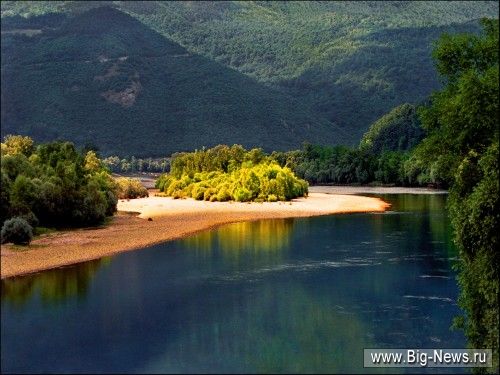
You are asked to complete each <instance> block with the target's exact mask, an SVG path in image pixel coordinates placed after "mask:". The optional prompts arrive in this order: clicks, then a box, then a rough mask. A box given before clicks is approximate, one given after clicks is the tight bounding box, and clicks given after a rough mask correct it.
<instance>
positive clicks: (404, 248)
mask: <svg viewBox="0 0 500 375" xmlns="http://www.w3.org/2000/svg"><path fill="white" fill-rule="evenodd" d="M383 199H385V200H387V201H389V202H391V203H392V204H393V206H392V210H393V211H391V212H386V213H382V214H350V215H336V216H325V217H317V218H310V219H289V220H268V221H258V222H252V223H238V224H232V225H228V226H225V227H221V228H220V229H218V230H213V231H210V232H204V233H201V234H198V235H196V236H193V237H190V238H187V239H184V240H179V241H173V242H169V243H165V244H162V245H158V246H153V247H151V248H148V249H145V250H141V251H136V252H130V253H124V254H120V255H118V256H115V257H112V258H108V259H104V260H100V261H94V262H88V263H84V264H81V265H78V266H74V267H69V268H65V269H60V270H54V271H48V272H42V273H40V274H37V275H34V276H28V277H22V278H14V279H8V280H5V281H2V315H1V328H2V331H1V340H2V341H1V370H2V372H4V373H5V372H153V373H155V372H156V373H158V372H233V371H234V372H359V371H361V372H369V369H364V368H363V360H362V358H363V348H463V347H465V346H466V343H465V339H464V337H463V335H462V334H461V333H460V332H457V331H451V330H450V326H451V324H452V319H453V317H454V316H455V315H457V314H458V313H459V308H458V307H457V305H456V299H457V294H458V288H457V285H456V281H455V274H454V271H452V269H451V267H452V264H453V262H455V261H456V252H455V249H454V248H453V247H452V245H451V233H450V227H449V222H448V220H447V218H446V213H445V210H444V203H445V197H444V196H438V195H418V196H415V195H413V196H412V195H392V196H391V195H388V196H383ZM386 370H387V369H386ZM436 370H437V371H443V369H433V371H432V372H435V371H436ZM456 370H460V369H454V370H453V372H456ZM398 371H404V369H399V370H398ZM385 372H388V371H385Z"/></svg>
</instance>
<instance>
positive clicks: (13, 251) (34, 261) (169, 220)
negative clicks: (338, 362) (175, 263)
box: [1, 192, 389, 279]
mask: <svg viewBox="0 0 500 375" xmlns="http://www.w3.org/2000/svg"><path fill="white" fill-rule="evenodd" d="M388 206H389V205H388V204H387V203H385V202H384V201H382V200H381V199H378V198H370V197H361V196H353V195H331V194H323V193H315V192H313V193H311V194H310V196H309V197H308V198H299V199H294V200H293V201H292V202H275V203H237V202H204V201H201V202H200V201H195V200H192V199H182V200H179V199H177V200H174V199H172V198H164V197H155V196H153V195H152V194H151V195H150V196H149V197H148V198H142V199H133V200H129V201H125V200H122V201H120V202H119V203H118V210H119V211H120V212H119V213H118V214H117V215H116V216H115V217H113V219H112V220H111V223H110V224H109V225H106V226H104V227H102V228H92V229H79V230H71V231H61V232H57V233H53V234H48V235H44V236H41V237H40V238H37V239H35V240H34V241H33V242H32V243H31V245H30V246H29V247H27V248H22V247H14V246H12V245H2V246H1V277H2V279H3V278H6V277H10V276H18V275H23V274H28V273H33V272H37V271H42V270H46V269H51V268H57V267H61V266H65V265H70V264H75V263H80V262H84V261H88V260H92V259H98V258H101V257H104V256H109V255H113V254H117V253H119V252H123V251H128V250H134V249H139V248H143V247H146V246H149V245H153V244H157V243H160V242H164V241H168V240H173V239H177V238H181V237H185V236H188V235H190V234H193V233H196V232H199V231H202V230H206V229H210V228H214V227H216V226H219V225H222V224H227V223H232V222H238V221H249V220H258V219H275V218H290V217H308V216H318V215H328V214H335V213H349V212H377V211H384V210H385V209H387V208H388ZM125 211H127V212H137V213H139V215H131V214H127V213H125ZM149 218H151V219H152V221H149V220H147V219H149Z"/></svg>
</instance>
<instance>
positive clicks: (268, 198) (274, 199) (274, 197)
mask: <svg viewBox="0 0 500 375" xmlns="http://www.w3.org/2000/svg"><path fill="white" fill-rule="evenodd" d="M277 200H278V197H277V196H276V195H274V194H269V195H268V196H267V201H268V202H276V201H277Z"/></svg>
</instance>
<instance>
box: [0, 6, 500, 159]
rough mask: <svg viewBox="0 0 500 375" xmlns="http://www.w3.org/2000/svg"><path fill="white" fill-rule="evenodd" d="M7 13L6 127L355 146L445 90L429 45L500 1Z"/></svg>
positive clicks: (173, 144)
mask: <svg viewBox="0 0 500 375" xmlns="http://www.w3.org/2000/svg"><path fill="white" fill-rule="evenodd" d="M103 5H107V6H111V7H113V8H115V9H117V11H114V12H112V10H111V8H104V9H106V10H102V9H103V8H99V7H102V6H103ZM1 6H2V133H8V132H15V133H26V134H29V135H32V136H34V137H35V138H36V139H37V140H48V139H51V138H54V137H65V138H70V139H72V140H74V141H75V142H77V143H79V144H82V143H86V142H92V143H95V144H97V145H98V146H99V147H100V148H101V149H102V150H103V151H105V153H107V154H110V153H118V154H129V155H130V154H135V155H137V156H140V155H145V156H150V155H152V156H154V155H159V154H161V155H164V154H166V153H170V152H173V151H178V150H186V149H193V148H196V147H201V146H204V145H205V146H211V145H214V144H219V143H229V144H232V143H242V144H243V145H245V146H247V147H253V146H263V147H264V148H266V149H286V148H294V147H297V146H298V145H299V144H300V143H302V142H303V141H305V140H307V141H310V142H313V143H321V144H339V143H348V144H356V143H358V142H359V139H360V138H361V135H362V134H363V133H364V132H365V131H366V130H367V129H368V127H369V125H370V124H371V123H373V122H374V121H375V120H376V119H378V118H379V117H380V116H382V115H383V114H385V113H387V112H389V111H390V110H391V109H392V108H394V107H396V106H397V105H400V104H402V103H406V102H408V103H412V104H417V103H418V102H420V101H421V100H423V99H424V98H426V97H427V96H428V94H429V93H430V92H431V91H432V90H434V89H436V88H438V87H439V82H438V80H437V74H436V72H435V68H434V67H433V65H432V61H431V56H430V51H431V48H432V42H433V41H434V40H435V39H437V37H438V36H439V35H440V34H441V33H443V32H462V31H476V30H479V28H478V20H479V18H481V17H485V16H489V17H496V16H497V13H498V3H497V2H421V1H415V2H412V1H408V2H287V3H284V2H120V1H113V2H8V1H5V2H2V3H1ZM96 7H98V9H92V8H96ZM89 9H90V13H88V12H89ZM118 10H120V11H121V12H125V13H127V14H128V15H129V16H130V17H126V16H124V15H123V13H120V12H118ZM106 12H107V13H106ZM108 18H109V19H108ZM136 20H138V21H140V22H137V21H136ZM15 30H25V31H23V32H22V33H24V34H26V35H21V32H20V31H15ZM40 31H41V32H40ZM28 35H30V36H28ZM87 61H88V62H87ZM145 145H147V146H145Z"/></svg>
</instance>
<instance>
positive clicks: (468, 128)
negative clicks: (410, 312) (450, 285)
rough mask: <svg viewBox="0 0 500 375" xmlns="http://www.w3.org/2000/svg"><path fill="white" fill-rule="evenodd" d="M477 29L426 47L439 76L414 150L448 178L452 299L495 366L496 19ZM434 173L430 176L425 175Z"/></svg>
mask: <svg viewBox="0 0 500 375" xmlns="http://www.w3.org/2000/svg"><path fill="white" fill-rule="evenodd" d="M482 24H483V27H484V32H483V34H481V35H469V34H461V35H457V36H450V35H444V36H443V37H441V39H440V40H439V41H438V43H437V44H436V46H435V49H434V53H433V55H434V58H435V59H436V63H437V68H438V71H439V72H440V73H441V75H442V76H443V78H444V79H445V81H446V85H445V87H444V88H443V90H441V91H439V92H437V93H435V94H433V95H432V97H431V104H430V105H429V106H427V107H426V108H424V109H423V110H422V111H421V118H422V125H423V126H424V128H425V129H426V130H427V132H428V137H427V138H426V139H425V140H424V141H423V142H422V144H421V145H419V146H418V147H417V150H416V153H415V155H416V157H417V158H419V159H420V160H422V161H424V163H425V162H427V163H429V164H430V165H431V178H443V179H445V180H446V181H447V182H448V183H450V184H451V189H450V196H449V200H448V205H449V208H450V215H451V219H452V223H453V227H454V232H455V243H456V244H457V246H458V249H459V251H460V257H461V260H462V262H461V263H460V264H459V266H458V267H459V284H460V287H461V294H460V299H459V303H460V305H461V306H462V308H463V309H464V311H465V316H463V317H461V318H460V319H457V321H456V324H457V326H460V327H462V328H464V329H465V333H466V335H467V337H468V340H469V344H470V346H472V347H474V348H492V349H493V354H494V355H493V368H492V371H498V347H499V336H498V332H499V316H498V314H499V308H498V307H499V306H498V293H499V284H498V283H499V281H498V276H499V275H498V264H499V253H498V245H499V243H498V233H500V228H499V223H500V214H499V212H500V205H499V186H498V158H499V128H498V125H499V124H498V115H499V107H498V99H499V98H498V93H499V83H498V78H499V77H498V31H499V29H498V20H483V21H482ZM432 173H434V176H432Z"/></svg>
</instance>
